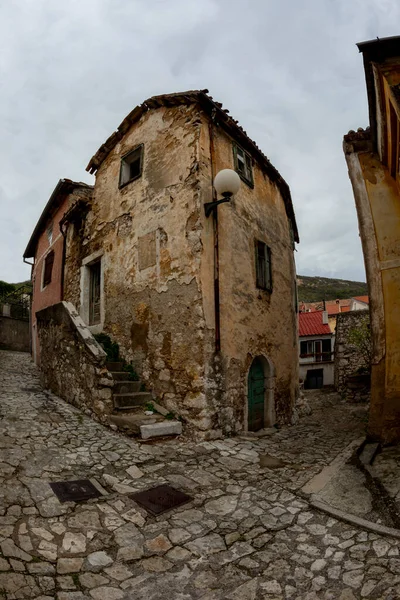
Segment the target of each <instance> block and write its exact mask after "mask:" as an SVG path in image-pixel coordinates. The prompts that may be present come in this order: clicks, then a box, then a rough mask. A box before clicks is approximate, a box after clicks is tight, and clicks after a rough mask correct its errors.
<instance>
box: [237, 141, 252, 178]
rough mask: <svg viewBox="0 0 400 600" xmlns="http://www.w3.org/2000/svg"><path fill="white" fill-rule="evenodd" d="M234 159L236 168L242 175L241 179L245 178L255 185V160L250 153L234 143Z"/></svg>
mask: <svg viewBox="0 0 400 600" xmlns="http://www.w3.org/2000/svg"><path fill="white" fill-rule="evenodd" d="M233 159H234V163H235V170H236V172H237V173H238V174H239V175H240V177H241V179H243V181H245V182H246V183H247V185H249V186H250V187H254V181H253V165H252V162H253V161H252V159H251V156H250V154H247V152H245V151H244V150H243V148H241V147H240V146H238V145H237V144H233Z"/></svg>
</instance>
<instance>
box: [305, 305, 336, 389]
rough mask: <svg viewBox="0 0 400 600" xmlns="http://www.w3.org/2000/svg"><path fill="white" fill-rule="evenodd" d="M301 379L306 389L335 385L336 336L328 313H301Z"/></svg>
mask: <svg viewBox="0 0 400 600" xmlns="http://www.w3.org/2000/svg"><path fill="white" fill-rule="evenodd" d="M299 338H300V359H299V362H300V365H299V377H300V380H302V381H303V382H304V388H305V389H317V388H321V387H323V386H324V385H333V383H334V363H333V348H334V335H333V333H332V331H331V329H330V326H329V322H328V313H327V312H326V311H314V312H308V313H299Z"/></svg>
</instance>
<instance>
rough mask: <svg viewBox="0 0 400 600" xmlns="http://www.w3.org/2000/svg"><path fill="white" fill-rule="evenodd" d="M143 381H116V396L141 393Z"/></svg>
mask: <svg viewBox="0 0 400 600" xmlns="http://www.w3.org/2000/svg"><path fill="white" fill-rule="evenodd" d="M141 385H142V382H141V381H128V380H126V381H116V382H115V384H114V387H113V393H114V394H131V393H132V392H140V387H141Z"/></svg>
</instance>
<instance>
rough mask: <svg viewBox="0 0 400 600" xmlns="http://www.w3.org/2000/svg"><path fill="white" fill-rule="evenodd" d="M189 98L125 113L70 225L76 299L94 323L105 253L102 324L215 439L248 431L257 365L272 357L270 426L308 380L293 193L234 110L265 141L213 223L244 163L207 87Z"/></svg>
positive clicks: (71, 295) (162, 395)
mask: <svg viewBox="0 0 400 600" xmlns="http://www.w3.org/2000/svg"><path fill="white" fill-rule="evenodd" d="M177 96H178V95H172V96H165V97H161V98H162V99H165V101H164V100H162V101H160V97H158V101H157V105H156V106H149V101H147V105H146V106H147V108H146V110H144V109H143V106H144V105H142V107H138V109H140V108H141V110H139V111H138V109H135V110H134V111H133V113H131V115H134V116H135V115H137V116H136V117H135V118H134V119H130V120H129V119H128V118H127V119H128V120H127V119H126V120H125V121H124V122H123V123H122V124H121V126H120V129H119V133H118V135H117V134H113V136H111V138H110V140H111V141H110V140H108V141H107V142H106V144H105V145H104V146H103V147H102V148H101V149H100V150H99V152H98V153H97V155H95V157H94V158H93V159H92V161H91V163H90V164H89V167H88V168H89V169H90V170H92V171H96V183H95V186H94V193H93V201H92V208H91V210H90V211H89V212H88V213H87V214H86V215H83V216H81V218H80V219H75V223H72V224H71V225H70V226H69V228H68V233H67V248H66V268H65V299H66V300H68V301H70V302H72V303H73V304H74V305H75V306H76V307H78V309H79V310H80V313H81V316H82V317H83V318H84V312H85V309H84V302H85V292H84V289H83V288H84V271H83V270H84V269H85V267H86V263H85V261H88V260H89V263H90V261H91V260H92V259H91V257H97V260H99V259H100V260H101V274H102V275H101V277H102V280H101V281H102V283H101V285H102V294H101V322H100V323H99V324H97V325H94V326H93V327H92V328H91V329H92V330H93V331H99V330H100V329H101V330H103V331H105V332H106V333H108V334H109V335H110V336H111V337H112V339H113V340H115V341H117V342H118V344H119V345H120V349H121V353H122V355H123V357H124V358H125V359H126V360H128V361H132V362H133V363H134V364H135V366H136V368H137V370H138V371H139V373H140V375H141V377H142V379H143V380H144V381H145V382H146V384H147V386H148V388H149V389H152V390H153V392H154V393H155V395H156V396H157V398H158V399H159V401H160V403H161V404H163V405H165V406H166V407H167V408H168V409H169V410H171V411H173V412H175V413H178V414H180V415H181V416H182V417H183V418H184V419H185V420H186V421H187V423H188V424H189V425H191V426H193V427H194V428H196V429H197V430H200V431H203V432H208V433H207V435H208V436H216V435H221V434H222V433H224V434H229V433H235V432H238V431H240V430H243V429H246V428H247V424H246V411H247V379H248V372H249V369H250V366H251V363H252V361H253V359H254V358H255V357H257V356H261V357H263V361H264V362H263V364H264V365H265V386H264V387H265V401H266V404H268V406H266V410H265V415H266V420H265V423H264V424H265V426H267V425H272V424H273V423H274V422H275V421H276V420H278V421H280V422H283V421H289V420H290V417H291V412H292V408H293V404H294V400H295V396H296V390H297V386H298V366H297V354H298V350H297V323H296V315H295V306H294V297H295V292H294V286H295V265H294V260H293V242H292V234H291V231H290V222H291V227H292V230H293V231H295V232H296V233H295V237H296V236H297V231H296V224H295V220H294V215H293V208H292V206H291V200H290V192H289V190H288V188H287V185H286V183H285V182H284V181H283V180H282V178H281V177H280V175H279V173H277V172H276V171H275V169H274V168H273V167H272V165H270V163H269V162H268V160H267V159H266V158H265V157H263V155H262V154H261V152H260V151H259V150H258V149H257V148H256V146H255V145H254V144H253V143H252V142H250V140H249V139H248V138H247V136H246V135H245V134H244V132H241V130H239V128H238V127H237V125H236V124H235V123H236V122H234V121H233V120H232V119H230V118H229V119H230V121H231V122H232V127H233V129H235V128H236V129H237V130H238V135H239V134H240V136H241V138H243V139H245V140H247V141H248V143H249V144H250V145H251V144H253V146H254V148H255V149H256V150H254V153H253V155H252V157H253V176H254V187H253V188H251V187H249V186H247V184H246V183H244V182H243V183H242V185H241V189H240V191H239V193H238V194H237V195H236V196H235V198H234V199H233V200H231V202H230V203H229V204H225V205H223V206H221V207H219V209H218V222H217V220H216V219H215V217H214V216H211V217H209V218H206V217H205V213H204V206H203V205H204V203H205V202H209V201H211V200H212V199H213V192H212V181H213V177H214V175H215V174H216V173H217V172H218V171H219V170H221V169H223V168H234V165H233V151H232V141H233V140H232V135H231V134H230V133H229V132H228V131H227V127H224V126H221V125H218V120H217V119H215V118H214V122H213V119H212V118H211V116H210V114H208V112H207V110H206V108H205V107H204V105H202V104H201V102H199V101H198V98H197V96H195V95H193V97H190V98H189V100H187V99H186V100H179V101H175V98H176V97H177ZM203 96H204V98H205V99H207V100H204V102H208V103H209V104H210V106H211V108H213V107H214V106H215V107H216V110H217V112H218V110H220V108H219V106H220V105H214V103H212V102H211V100H210V99H209V97H206V96H205V95H204V94H203ZM171 98H172V99H171ZM135 111H136V112H135ZM220 112H221V119H222V118H225V119H228V118H227V117H226V114H225V113H224V116H222V112H223V111H220ZM213 114H214V115H215V113H213ZM237 141H238V140H237ZM239 141H241V140H239ZM140 144H143V148H144V150H143V166H142V175H141V177H138V178H136V179H135V180H133V181H131V182H130V183H128V184H127V185H124V186H122V187H119V174H120V165H121V158H122V157H124V156H125V155H126V154H127V153H128V152H129V151H131V150H132V149H133V148H135V147H137V146H139V145H140ZM104 148H106V150H104ZM257 152H258V154H259V155H260V156H261V157H263V159H259V160H257V156H258V155H257ZM99 156H100V159H99ZM96 157H97V158H96ZM263 161H264V164H263ZM265 164H267V168H266V167H265ZM268 165H269V166H268ZM271 173H272V175H271ZM273 178H275V180H274V179H273ZM282 190H283V191H282ZM286 190H287V191H286ZM285 194H286V196H285V199H284V197H283V196H284V195H285ZM288 207H289V208H288ZM290 208H291V211H292V212H290ZM217 239H218V260H215V256H216V251H215V246H216V240H217ZM255 240H261V241H263V242H265V243H266V244H268V246H269V247H270V248H271V253H272V258H271V260H272V277H273V291H272V292H266V291H263V290H261V289H257V287H256V284H255ZM216 272H217V275H218V277H217V279H218V284H219V285H218V287H219V303H218V305H217V304H216V302H215V286H216V283H215V280H216ZM216 306H217V308H218V307H219V313H220V314H219V323H220V334H219V344H220V351H218V350H216Z"/></svg>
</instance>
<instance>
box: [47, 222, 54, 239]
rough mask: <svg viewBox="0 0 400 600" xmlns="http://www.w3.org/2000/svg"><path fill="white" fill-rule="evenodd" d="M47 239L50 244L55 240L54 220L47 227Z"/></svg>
mask: <svg viewBox="0 0 400 600" xmlns="http://www.w3.org/2000/svg"><path fill="white" fill-rule="evenodd" d="M46 235H47V239H48V240H49V244H51V242H52V241H53V221H52V222H51V223H50V224H49V226H48V227H47V229H46Z"/></svg>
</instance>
